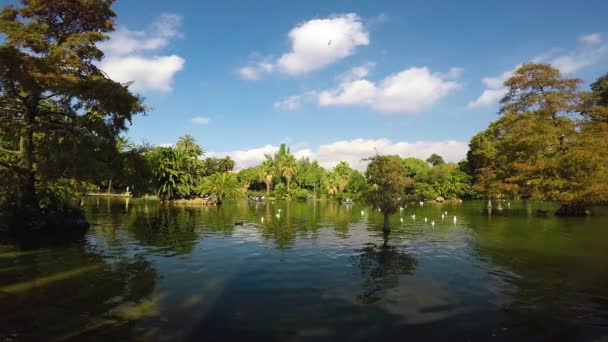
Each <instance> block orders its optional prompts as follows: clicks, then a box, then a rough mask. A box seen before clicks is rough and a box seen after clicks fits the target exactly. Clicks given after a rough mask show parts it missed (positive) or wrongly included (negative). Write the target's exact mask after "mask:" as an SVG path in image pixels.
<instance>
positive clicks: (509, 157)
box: [468, 64, 608, 203]
mask: <svg viewBox="0 0 608 342" xmlns="http://www.w3.org/2000/svg"><path fill="white" fill-rule="evenodd" d="M579 83H580V80H578V79H567V78H563V77H562V76H561V74H560V72H559V71H558V70H556V69H554V68H552V67H551V66H549V65H544V64H526V65H524V66H522V67H521V68H519V69H518V70H517V71H516V72H515V73H514V75H513V76H512V77H511V78H509V79H508V80H507V81H506V82H505V85H506V86H507V87H508V88H509V92H508V93H507V95H506V96H505V97H504V98H503V99H502V101H501V103H502V107H501V109H500V113H503V114H504V115H503V116H502V117H501V118H500V119H499V120H498V121H496V122H494V123H492V124H491V125H490V127H489V128H488V129H486V130H485V131H483V132H480V133H478V134H477V135H476V136H474V137H473V139H471V143H470V145H469V146H470V151H469V153H468V167H469V169H470V170H472V171H473V174H474V181H475V186H474V187H475V190H477V191H478V192H480V193H483V194H485V195H486V196H489V197H490V196H502V195H508V196H513V197H523V198H533V199H550V200H560V201H564V202H567V203H571V202H576V203H591V202H593V203H597V202H607V201H608V187H606V186H605V185H604V184H605V179H606V178H605V177H606V176H607V175H608V171H607V169H608V152H607V151H608V144H607V139H606V136H608V128H607V127H606V126H607V124H606V122H607V120H604V118H605V117H608V116H604V115H605V114H606V113H608V110H607V108H606V107H605V106H604V105H603V103H604V102H603V101H604V98H605V97H604V96H605V95H604V92H605V89H606V85H605V84H606V77H605V76H603V77H600V78H599V79H598V80H597V81H596V82H594V83H593V85H592V93H591V94H586V93H583V92H580V91H579V90H578V84H579ZM578 113H580V114H582V115H577V114H578Z"/></svg>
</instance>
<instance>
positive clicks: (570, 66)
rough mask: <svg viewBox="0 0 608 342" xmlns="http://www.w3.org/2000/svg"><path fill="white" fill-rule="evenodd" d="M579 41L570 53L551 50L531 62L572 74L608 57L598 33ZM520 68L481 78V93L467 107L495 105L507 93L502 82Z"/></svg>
mask: <svg viewBox="0 0 608 342" xmlns="http://www.w3.org/2000/svg"><path fill="white" fill-rule="evenodd" d="M579 41H580V42H581V43H582V44H580V46H579V47H577V48H576V49H574V50H572V51H568V52H565V53H564V52H562V51H561V50H560V49H556V48H553V49H551V50H549V51H547V52H545V53H543V54H541V55H538V56H536V57H534V58H532V59H531V61H532V62H533V63H548V64H551V65H552V66H553V67H555V68H557V69H559V71H561V72H562V73H564V74H572V73H574V72H577V71H578V70H580V69H582V68H585V67H588V66H590V65H593V64H595V63H597V62H598V61H600V60H601V59H602V58H604V57H605V56H608V45H605V44H604V45H602V44H600V43H601V42H602V37H601V35H600V34H599V33H592V34H588V35H584V36H581V37H580V38H579ZM520 66H521V64H519V65H517V66H516V67H515V68H513V70H510V71H505V72H503V73H502V74H500V75H498V76H496V77H486V78H483V79H482V80H481V82H482V83H483V85H484V90H483V92H482V93H481V95H480V96H479V97H478V98H477V99H476V100H474V101H471V102H469V104H468V107H469V108H477V107H484V106H490V105H493V104H495V103H496V102H497V101H498V100H499V99H501V98H502V97H503V96H504V95H505V94H506V93H507V88H506V87H504V85H503V83H504V81H505V80H506V79H507V78H509V77H510V76H511V75H512V74H513V72H514V71H515V70H517V69H518V68H519V67H520Z"/></svg>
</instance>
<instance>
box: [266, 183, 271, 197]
mask: <svg viewBox="0 0 608 342" xmlns="http://www.w3.org/2000/svg"><path fill="white" fill-rule="evenodd" d="M268 195H270V183H266V196H268Z"/></svg>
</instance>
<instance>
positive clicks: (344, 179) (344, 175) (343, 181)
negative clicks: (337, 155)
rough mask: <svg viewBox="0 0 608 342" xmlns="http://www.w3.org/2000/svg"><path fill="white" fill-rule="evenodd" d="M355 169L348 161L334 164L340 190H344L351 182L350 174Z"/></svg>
mask: <svg viewBox="0 0 608 342" xmlns="http://www.w3.org/2000/svg"><path fill="white" fill-rule="evenodd" d="M352 172H353V169H351V168H350V166H349V165H348V163H347V162H345V161H341V162H339V163H338V164H337V165H336V166H334V171H333V173H335V175H336V177H337V178H336V180H337V186H338V191H339V192H342V191H344V189H345V188H346V186H347V185H348V182H350V175H351V174H352Z"/></svg>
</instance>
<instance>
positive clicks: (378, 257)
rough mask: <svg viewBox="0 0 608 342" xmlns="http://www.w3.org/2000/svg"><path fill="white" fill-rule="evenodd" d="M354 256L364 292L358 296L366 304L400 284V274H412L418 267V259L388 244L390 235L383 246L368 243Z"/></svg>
mask: <svg viewBox="0 0 608 342" xmlns="http://www.w3.org/2000/svg"><path fill="white" fill-rule="evenodd" d="M358 253H359V255H357V256H356V257H353V259H354V263H355V264H356V265H357V266H358V267H359V269H360V271H361V277H362V278H363V287H364V288H365V290H364V292H363V293H362V294H360V295H358V296H357V298H358V300H360V301H361V302H362V303H364V304H370V303H374V302H377V301H379V300H381V299H382V298H383V296H382V295H381V294H380V292H382V291H385V290H387V289H391V288H395V287H398V286H399V285H400V276H402V275H410V274H412V273H413V272H414V269H415V268H416V259H414V258H413V257H412V256H411V255H409V254H408V253H405V252H403V251H401V250H400V249H399V248H398V247H394V246H390V245H388V237H387V236H385V241H384V243H383V244H382V245H381V246H379V247H378V246H376V245H374V244H368V245H366V246H365V247H363V248H362V249H360V250H359V251H358Z"/></svg>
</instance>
